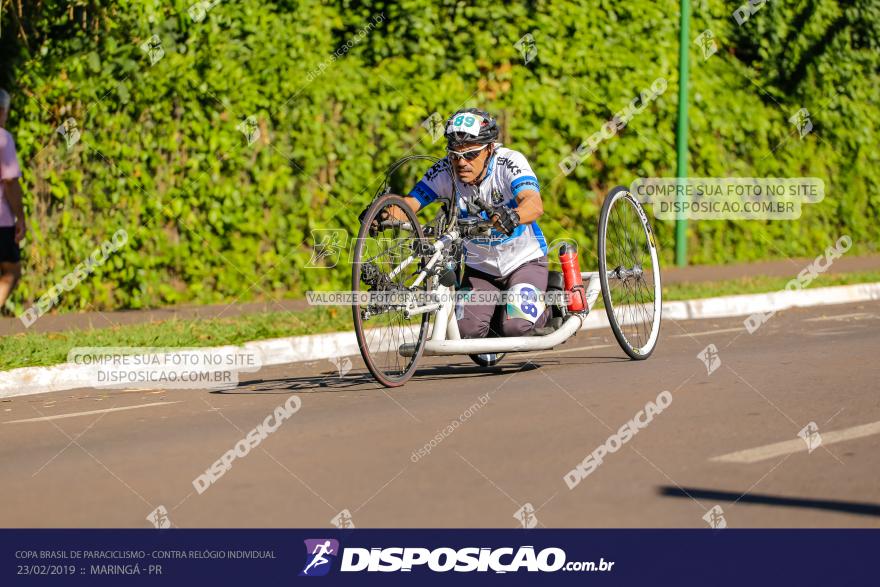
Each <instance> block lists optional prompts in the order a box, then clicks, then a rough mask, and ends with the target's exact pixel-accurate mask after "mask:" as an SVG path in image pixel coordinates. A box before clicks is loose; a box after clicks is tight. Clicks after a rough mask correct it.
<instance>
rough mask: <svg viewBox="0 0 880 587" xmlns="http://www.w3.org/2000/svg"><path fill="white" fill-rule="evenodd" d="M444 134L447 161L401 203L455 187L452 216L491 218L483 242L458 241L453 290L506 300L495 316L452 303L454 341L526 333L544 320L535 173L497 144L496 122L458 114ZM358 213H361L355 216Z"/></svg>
mask: <svg viewBox="0 0 880 587" xmlns="http://www.w3.org/2000/svg"><path fill="white" fill-rule="evenodd" d="M444 136H445V137H446V152H447V155H446V157H445V158H443V159H441V160H440V161H438V162H437V163H436V164H434V165H433V166H432V167H431V168H430V169H429V170H428V171H427V172H426V173H425V175H424V177H422V179H421V181H419V182H418V183H417V184H416V186H415V187H414V188H413V189H412V190H411V191H410V193H409V195H408V196H407V197H405V198H404V201H405V202H406V204H407V206H409V207H410V208H411V209H412V210H413V211H414V212H417V211H419V210H420V209H421V208H423V207H424V206H426V205H428V204H430V203H431V202H434V201H435V200H438V199H446V200H451V199H452V196H453V182H455V186H454V189H455V190H456V191H457V192H458V194H459V217H460V218H468V217H472V216H475V215H478V216H480V217H481V218H483V219H484V220H490V219H491V220H492V221H493V229H492V232H491V235H490V236H489V237H487V238H471V239H467V240H465V242H464V264H465V270H464V275H463V277H462V287H461V288H460V291H462V290H471V291H472V292H473V293H474V294H499V293H501V292H507V293H508V294H509V295H510V297H509V300H510V301H509V303H507V304H505V305H502V306H500V307H498V308H497V311H496V306H495V305H494V304H491V303H460V304H458V305H457V307H456V317H457V319H458V328H459V331H460V333H461V336H462V338H484V337H487V336H490V335H491V336H524V335H528V334H532V333H534V331H535V329H537V328H541V327H543V326H544V325H545V323H546V322H547V320H548V317H549V315H550V310H549V308H548V307H547V305H546V304H545V302H544V301H543V298H542V295H541V294H542V293H543V292H545V291H546V290H547V279H548V270H547V242H546V240H545V239H544V235H543V233H542V232H541V228H540V227H539V226H538V222H537V220H538V218H539V217H540V216H541V215H542V214H543V213H544V207H543V203H542V201H541V192H540V188H539V185H538V180H537V178H536V177H535V173H534V171H532V168H531V166H530V165H529V163H528V161H527V160H526V157H525V156H524V155H523V154H522V153H520V152H519V151H514V150H513V149H508V148H505V147H502V146H501V143H499V142H497V139H498V123H497V121H496V120H495V119H494V118H493V117H492V116H491V115H490V114H488V113H487V112H484V111H482V110H478V109H476V108H468V109H465V110H459V111H458V112H456V113H455V114H453V115H452V116H451V117H450V118H449V120H448V121H447V122H446V128H445V132H444ZM450 166H451V167H452V170H453V171H454V174H450V173H449V168H450ZM397 210H399V209H397ZM400 212H401V214H402V211H400ZM365 214H366V210H365V211H364V213H362V214H361V219H363V217H364V215H365ZM392 215H393V212H392ZM474 297H475V298H477V299H479V297H483V298H484V299H487V298H488V297H489V296H474ZM514 300H516V301H514ZM466 301H467V296H465V298H464V299H463V302H466Z"/></svg>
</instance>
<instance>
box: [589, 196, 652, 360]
mask: <svg viewBox="0 0 880 587" xmlns="http://www.w3.org/2000/svg"><path fill="white" fill-rule="evenodd" d="M599 282H600V284H601V287H602V300H603V302H604V304H605V312H606V314H607V315H608V321H609V322H610V323H611V330H612V331H613V332H614V337H615V338H616V339H617V342H618V344H620V347H621V348H622V349H623V351H624V352H625V353H626V354H627V355H629V356H630V358H632V359H636V360H643V359H647V358H648V357H650V356H651V353H653V352H654V349H655V348H656V346H657V339H658V338H659V335H660V313H661V308H662V296H661V288H660V262H659V261H658V258H657V246H656V243H655V241H654V232H653V230H652V229H651V224H650V222H648V215H647V214H646V213H645V210H644V209H643V208H642V206H641V204H639V202H638V200H636V199H635V197H634V196H633V195H632V194H631V193H630V192H629V190H627V189H626V188H625V187H622V186H618V187H616V188H614V189H613V190H611V193H609V194H608V196H607V197H606V198H605V202H604V203H603V204H602V213H601V214H600V216H599Z"/></svg>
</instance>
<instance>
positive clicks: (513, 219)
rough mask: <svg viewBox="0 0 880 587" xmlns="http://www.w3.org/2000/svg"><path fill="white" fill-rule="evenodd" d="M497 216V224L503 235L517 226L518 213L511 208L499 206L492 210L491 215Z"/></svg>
mask: <svg viewBox="0 0 880 587" xmlns="http://www.w3.org/2000/svg"><path fill="white" fill-rule="evenodd" d="M496 216H497V217H498V220H497V224H498V226H499V227H500V229H501V232H503V233H504V234H505V235H507V236H510V235H512V234H513V231H514V230H516V227H517V226H519V224H520V223H519V214H517V213H516V210H514V209H513V208H508V207H507V206H501V207H499V208H496V209H495V210H493V211H492V217H493V218H495V217H496Z"/></svg>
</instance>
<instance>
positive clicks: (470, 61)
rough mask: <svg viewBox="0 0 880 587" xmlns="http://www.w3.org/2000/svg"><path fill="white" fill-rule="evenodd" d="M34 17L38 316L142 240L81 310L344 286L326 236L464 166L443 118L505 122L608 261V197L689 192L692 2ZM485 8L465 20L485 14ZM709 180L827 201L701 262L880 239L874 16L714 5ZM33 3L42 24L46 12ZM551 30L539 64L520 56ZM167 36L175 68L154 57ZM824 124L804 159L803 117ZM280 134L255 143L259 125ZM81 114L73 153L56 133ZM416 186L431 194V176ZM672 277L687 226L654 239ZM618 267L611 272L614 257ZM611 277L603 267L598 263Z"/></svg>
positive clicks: (549, 205)
mask: <svg viewBox="0 0 880 587" xmlns="http://www.w3.org/2000/svg"><path fill="white" fill-rule="evenodd" d="M17 4H18V3H17V2H13V9H12V10H7V11H5V12H4V14H3V22H2V30H3V31H4V33H7V32H8V31H17V34H16V35H10V34H5V35H4V37H3V38H2V39H0V49H2V52H3V54H4V55H12V56H13V59H11V60H9V61H7V60H4V63H3V65H2V67H3V69H2V71H0V76H2V78H0V82H2V83H3V84H4V85H5V86H6V87H9V88H11V90H12V92H13V93H14V96H13V100H14V101H13V112H12V116H11V120H10V122H9V125H8V128H9V129H10V131H11V132H13V134H14V135H15V137H16V140H17V143H18V147H19V155H20V158H21V160H22V162H23V164H24V167H25V181H24V184H25V190H26V200H27V201H26V205H27V209H28V211H29V215H30V236H29V238H28V242H27V246H26V251H25V264H26V271H25V277H24V280H23V282H22V286H21V287H20V289H19V290H18V291H17V293H16V296H15V300H16V302H17V303H18V304H19V305H21V304H25V303H30V301H32V300H34V299H35V298H37V297H39V296H40V295H41V294H42V293H43V292H45V291H46V290H47V289H48V288H49V287H50V286H51V285H52V284H53V283H56V282H57V281H59V280H60V279H61V278H62V277H63V276H64V275H65V274H66V273H68V272H69V271H71V270H72V269H73V267H75V266H76V265H77V264H78V263H80V262H81V261H83V260H84V259H85V258H86V257H88V255H89V254H90V252H91V251H92V250H93V249H94V248H95V247H96V246H98V245H100V243H101V242H102V241H103V240H105V239H107V238H109V237H110V236H111V235H112V234H113V233H114V232H116V231H117V230H119V229H120V228H123V229H125V230H126V231H127V232H128V235H129V244H128V246H127V247H126V248H124V249H123V250H122V251H121V252H119V253H116V254H114V255H113V256H112V257H111V258H110V260H109V261H108V262H107V263H106V264H105V265H103V266H102V267H100V268H99V269H98V270H97V271H95V272H94V274H92V275H91V276H90V277H89V278H88V279H87V280H86V281H84V282H83V283H82V284H81V285H79V286H78V287H77V288H76V289H74V290H73V291H70V292H68V293H66V294H65V295H64V296H63V297H62V299H61V304H60V305H61V306H62V307H65V308H86V307H94V308H99V309H104V308H140V307H146V306H156V305H162V304H172V303H181V302H197V303H208V302H232V301H234V300H248V299H253V298H257V297H270V296H275V297H278V296H282V295H284V296H297V295H301V294H302V292H303V291H305V290H307V289H311V288H316V287H337V286H341V285H343V284H344V283H346V280H347V277H348V274H347V271H348V267H346V266H344V265H343V264H340V265H339V266H338V267H337V268H335V269H325V270H320V269H305V265H306V264H307V263H308V261H309V258H310V257H311V255H312V252H313V250H312V242H311V239H310V238H309V235H310V231H311V230H313V229H319V228H337V227H342V228H348V229H353V228H354V227H355V226H356V218H357V214H358V213H359V211H360V210H361V209H362V208H363V207H364V206H365V205H366V204H367V202H368V201H369V199H370V197H371V194H372V192H373V190H374V189H375V186H376V184H377V183H378V181H379V178H380V177H381V173H382V170H383V169H385V168H386V167H387V166H388V165H389V164H390V163H391V162H392V161H394V160H395V159H397V158H398V157H400V156H402V155H404V154H407V153H411V152H414V153H423V154H431V155H442V148H443V144H442V141H437V142H432V140H431V137H430V136H429V134H428V133H427V132H426V131H425V129H424V128H423V127H422V126H421V122H422V121H423V120H424V119H425V118H427V117H428V116H429V115H430V114H431V113H432V112H435V111H436V112H439V113H440V114H441V115H443V116H445V115H447V114H448V113H450V112H451V111H453V110H454V109H456V108H458V107H460V106H465V105H467V106H473V105H476V106H481V107H484V108H487V109H489V110H491V111H493V112H496V113H498V115H499V117H500V118H501V121H502V123H503V127H504V130H503V133H504V142H505V144H506V145H508V146H510V147H512V148H515V149H518V150H521V151H523V152H524V153H526V155H527V156H528V157H529V158H530V160H531V161H532V164H533V167H534V168H535V170H536V172H537V174H538V176H539V179H540V180H541V182H542V193H543V196H544V200H545V209H546V217H545V219H544V220H542V225H543V226H544V228H545V232H547V233H548V236H549V237H550V238H556V237H560V236H567V237H574V238H577V239H578V240H579V241H580V242H581V244H582V246H583V247H586V248H587V249H592V250H593V251H594V252H595V243H594V242H593V241H594V235H593V233H594V232H595V225H596V220H597V213H598V209H599V206H600V205H601V200H602V198H603V196H604V194H605V193H607V191H608V190H609V189H610V188H611V187H613V186H614V185H617V184H629V183H630V182H631V181H632V180H633V179H634V178H636V177H639V176H655V175H659V176H670V175H673V174H674V172H675V167H674V164H675V134H674V133H675V121H676V109H677V85H678V73H677V71H678V69H677V59H678V57H677V55H678V13H677V10H678V2H675V1H671V0H664V1H660V2H655V1H648V0H644V1H643V0H638V1H630V2H618V1H614V0H591V1H582V2H574V1H553V2H541V1H539V2H504V3H501V2H484V1H481V2H477V3H462V2H458V1H438V2H426V1H423V0H403V1H400V2H353V1H343V2H341V3H338V5H336V6H327V5H324V4H323V3H321V2H289V1H288V2H275V3H271V4H268V3H264V2H254V1H250V0H243V1H239V2H220V3H218V4H216V5H215V6H213V7H211V8H210V10H208V11H207V14H206V16H205V18H204V20H202V21H200V22H195V21H194V20H193V19H192V18H191V17H190V16H189V14H188V12H187V9H188V8H189V4H190V2H170V3H168V2H158V1H155V2H130V1H122V2H112V3H111V2H96V1H78V2H76V3H69V2H61V1H53V0H46V1H45V2H43V3H41V4H28V5H27V6H26V7H24V8H23V11H24V13H23V14H22V16H21V18H20V19H19V17H18V14H17V9H16V6H17ZM466 4H467V5H466ZM692 4H694V5H695V14H694V16H693V20H692V23H691V28H692V31H691V32H692V34H691V37H692V39H693V38H696V36H697V35H698V34H699V33H700V32H701V31H703V30H705V29H711V30H712V31H713V33H714V35H715V37H716V39H717V41H718V44H719V47H720V50H719V52H718V53H717V54H715V55H713V56H711V57H710V58H709V59H707V60H703V57H702V54H701V52H700V50H699V48H698V47H697V46H696V45H691V62H692V68H691V89H690V104H691V109H690V112H691V133H690V175H692V176H720V177H727V176H768V177H784V176H816V177H821V178H823V179H824V180H825V182H826V198H825V201H824V202H822V203H821V204H818V205H814V206H807V207H806V208H805V211H804V214H803V217H802V218H801V220H800V221H796V222H782V221H778V222H759V221H749V222H746V221H737V222H733V221H727V222H722V221H712V222H691V223H690V227H689V235H688V238H689V244H690V253H691V261H692V262H694V263H727V262H733V261H743V260H749V259H757V258H766V257H780V256H784V255H799V256H800V255H815V254H818V253H819V252H820V251H821V250H823V249H824V248H825V247H826V246H827V245H828V244H830V243H831V242H833V241H834V240H836V239H837V237H838V236H839V235H840V234H844V233H845V234H849V235H850V236H851V237H852V238H853V241H854V242H855V243H856V244H855V247H856V250H858V251H862V252H866V251H875V250H876V249H877V245H878V242H880V229H878V227H877V223H876V220H875V219H876V218H877V216H878V208H880V195H878V189H877V188H878V183H880V166H878V163H880V162H878V157H880V155H878V153H880V148H878V146H880V145H878V137H877V133H876V130H875V128H874V126H875V125H874V121H876V120H878V118H880V95H878V93H880V84H878V66H880V57H878V56H880V52H878V45H880V43H878V30H877V27H878V25H877V23H878V22H880V8H878V5H877V3H876V2H874V1H872V0H854V1H852V2H842V3H838V2H834V1H831V0H818V1H806V2H797V3H794V6H793V7H792V6H783V5H782V3H776V2H774V3H767V4H765V5H763V6H762V7H761V8H760V9H759V10H758V11H757V12H756V13H755V14H754V15H752V16H751V18H750V19H749V20H748V21H747V22H745V23H743V24H742V25H737V23H736V21H735V20H734V19H733V18H732V12H733V10H734V9H735V8H736V6H735V5H733V4H731V3H729V2H720V1H715V0H711V1H704V2H693V3H692ZM35 6H36V7H35ZM526 33H532V34H533V36H534V39H535V43H536V47H537V51H538V52H537V56H536V57H535V58H534V59H533V60H532V61H531V62H530V63H528V64H525V63H524V62H523V58H522V56H521V54H520V52H519V51H518V50H517V48H516V47H515V44H516V42H517V41H518V40H519V39H520V38H521V37H522V36H523V35H524V34H526ZM152 35H157V36H158V38H159V39H160V41H161V45H162V50H163V51H164V57H162V58H161V59H160V60H158V61H157V62H156V63H155V64H153V65H151V64H150V57H149V56H148V54H147V53H145V52H144V51H143V50H141V49H140V48H139V45H141V44H142V43H144V42H145V41H147V39H149V38H150V37H151V36H152ZM658 77H663V78H665V79H667V80H668V83H669V87H668V89H667V91H666V92H665V93H664V94H662V95H661V96H659V97H658V99H657V100H655V101H654V102H652V103H651V105H650V107H648V108H647V109H646V110H645V111H644V112H642V113H640V114H638V115H636V117H635V118H633V120H632V121H631V122H630V123H629V125H628V126H627V127H626V128H625V129H624V130H623V131H622V132H621V133H620V134H619V135H618V136H617V137H615V138H613V139H611V140H608V141H605V142H603V143H602V144H601V146H600V147H599V150H598V151H597V152H596V153H595V154H594V155H593V156H591V157H590V158H589V159H587V160H586V161H585V162H584V163H582V164H581V165H580V166H579V167H578V168H577V170H576V171H575V172H574V173H572V174H571V175H569V176H565V175H562V174H561V172H560V169H559V166H558V165H559V162H560V161H561V160H562V159H563V158H564V157H565V156H566V155H568V154H570V153H571V152H572V151H573V150H574V149H575V148H576V147H577V145H578V144H580V143H581V141H583V140H584V139H586V138H587V137H589V136H590V135H591V134H593V133H594V132H596V131H597V130H599V129H600V128H601V127H602V125H603V124H604V123H605V122H606V121H607V120H609V119H610V118H611V117H612V116H613V115H614V113H615V112H617V111H618V110H620V109H621V108H623V107H624V106H625V105H626V104H627V103H629V102H630V100H632V99H633V98H634V97H636V96H637V95H638V93H639V91H640V90H642V89H645V88H648V87H649V86H650V84H651V83H652V82H653V81H654V80H655V79H656V78H658ZM801 107H806V108H808V109H809V111H810V113H811V114H812V117H811V118H812V122H813V125H814V127H815V128H814V131H813V132H812V133H811V134H809V135H807V136H806V137H805V138H804V139H803V140H801V139H799V138H798V136H797V133H796V131H795V129H794V127H793V126H792V125H791V124H790V123H789V122H788V118H789V117H790V116H791V115H792V114H794V112H796V111H797V110H798V109H799V108H801ZM248 116H254V117H256V120H257V121H258V128H259V130H260V135H261V136H260V137H259V138H258V139H257V140H256V141H255V142H254V143H253V144H252V145H248V144H247V142H246V139H245V136H244V135H243V134H242V133H241V132H239V130H237V126H238V125H239V123H241V122H242V121H243V120H244V119H245V118H246V117H248ZM68 118H74V119H75V120H76V121H77V126H78V128H79V129H80V131H81V139H80V141H79V142H78V143H76V144H75V145H73V147H72V148H71V149H70V150H68V149H67V146H66V144H65V141H64V138H63V137H62V136H61V135H59V134H58V133H57V132H56V130H55V129H56V128H57V127H58V126H59V125H60V124H61V123H62V122H63V121H64V120H66V119H68ZM417 171H418V170H416V169H413V170H411V171H410V173H411V174H412V175H413V176H414V175H415V174H416V173H417ZM655 224H656V228H657V234H658V236H659V241H660V245H661V247H662V252H663V256H664V260H665V262H666V263H670V262H671V259H672V252H673V226H672V223H670V222H662V221H656V222H655ZM593 254H595V253H593ZM587 257H589V255H587Z"/></svg>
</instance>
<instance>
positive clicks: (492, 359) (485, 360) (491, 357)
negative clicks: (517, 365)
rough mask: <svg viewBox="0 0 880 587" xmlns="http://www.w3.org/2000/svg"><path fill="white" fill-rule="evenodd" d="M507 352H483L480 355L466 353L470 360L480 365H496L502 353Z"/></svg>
mask: <svg viewBox="0 0 880 587" xmlns="http://www.w3.org/2000/svg"><path fill="white" fill-rule="evenodd" d="M506 354H507V353H483V354H480V355H468V356H469V357H470V358H471V361H473V362H474V363H476V364H477V365H479V366H480V367H494V366H495V365H497V364H498V363H499V362H500V361H501V359H503V358H504V355H506Z"/></svg>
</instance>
